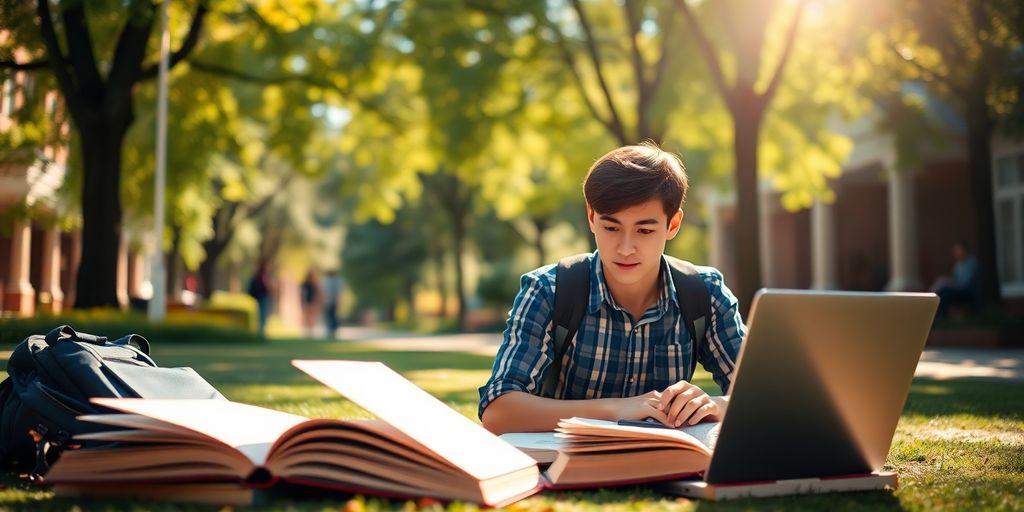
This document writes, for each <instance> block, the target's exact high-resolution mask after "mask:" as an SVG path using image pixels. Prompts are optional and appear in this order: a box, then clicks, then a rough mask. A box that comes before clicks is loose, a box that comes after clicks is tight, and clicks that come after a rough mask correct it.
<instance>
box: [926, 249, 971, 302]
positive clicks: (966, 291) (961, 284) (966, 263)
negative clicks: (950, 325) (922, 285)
mask: <svg viewBox="0 0 1024 512" xmlns="http://www.w3.org/2000/svg"><path fill="white" fill-rule="evenodd" d="M931 290H932V291H933V292H935V294H936V295H938V296H939V309H938V311H936V314H935V318H937V319H944V318H946V317H948V316H949V308H950V306H954V305H963V306H967V307H968V308H972V309H973V308H974V307H975V306H976V305H977V292H978V259H977V258H975V257H974V255H973V254H971V252H970V251H969V250H968V249H967V242H964V241H962V240H958V241H956V242H954V243H953V271H952V272H951V273H950V275H949V276H941V277H939V278H938V279H937V280H936V281H935V283H934V284H932V286H931Z"/></svg>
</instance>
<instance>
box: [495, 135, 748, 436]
mask: <svg viewBox="0 0 1024 512" xmlns="http://www.w3.org/2000/svg"><path fill="white" fill-rule="evenodd" d="M686 189H687V178H686V172H685V170H684V169H683V165H682V162H681V161H680V160H679V159H678V158H677V157H676V156H675V155H672V154H670V153H667V152H665V151H662V150H661V149H659V148H658V147H656V146H654V145H642V146H625V147H622V148H619V149H616V150H614V151H612V152H610V153H608V154H607V155H605V156H604V157H602V158H601V159H600V160H599V161H598V162H597V163H595V164H594V165H593V166H592V167H591V168H590V171H589V172H588V173H587V178H586V180H585V182H584V185H583V194H584V198H585V199H586V202H587V218H588V220H589V224H590V231H591V232H593V234H594V238H595V240H596V242H597V251H596V252H595V253H594V254H593V255H591V256H590V257H589V259H590V267H591V274H590V275H591V278H590V290H589V303H588V304H587V307H586V311H585V312H584V316H583V321H582V322H581V323H580V325H579V329H578V331H577V332H576V335H575V337H574V338H573V340H572V343H571V345H570V346H569V348H568V350H567V351H566V356H565V359H564V363H563V367H562V369H561V372H562V375H561V377H560V378H559V380H558V382H559V384H558V386H557V389H556V390H555V392H554V396H555V397H557V398H546V397H542V396H539V394H540V386H541V381H542V379H543V378H544V372H545V371H546V370H547V369H548V368H549V366H550V365H551V362H552V360H553V359H554V357H555V349H554V343H553V341H552V339H553V337H552V332H553V331H554V325H553V320H552V312H553V306H554V297H555V273H556V270H555V269H556V266H555V265H548V266H545V267H541V268H539V269H536V270H534V271H532V272H529V273H527V274H525V275H523V278H522V288H521V290H520V292H519V295H518V296H517V297H516V299H515V302H514V303H513V305H512V310H511V311H510V312H509V319H508V326H507V328H506V329H505V334H504V336H505V339H504V342H503V343H502V345H501V348H500V349H499V350H498V355H497V358H496V359H495V361H494V367H493V369H492V374H491V378H490V380H488V382H487V384H485V385H484V386H483V387H481V388H480V408H479V414H480V418H481V420H482V421H483V425H484V427H486V428H487V429H489V430H490V431H492V432H494V433H496V434H501V433H505V432H532V431H546V430H553V429H554V428H555V426H556V424H557V423H558V420H559V419H561V418H568V417H572V416H583V417H588V418H598V419H607V420H621V419H626V420H643V419H646V418H654V419H655V420H657V421H659V422H661V423H663V424H665V425H670V426H681V425H684V424H695V423H697V422H700V421H708V420H719V419H721V417H722V415H723V414H724V412H725V407H726V405H727V404H728V398H724V397H722V398H711V397H709V396H708V395H707V393H706V392H704V390H702V389H701V388H699V387H698V386H696V385H694V384H691V383H690V382H689V380H690V378H691V377H692V375H691V368H692V365H691V360H692V358H693V354H694V353H695V351H694V350H693V348H694V347H693V346H692V342H691V341H690V335H689V333H688V332H687V328H686V325H685V324H686V322H685V321H683V317H682V313H681V311H682V309H681V308H680V304H678V298H677V296H676V290H675V286H674V283H673V281H672V279H671V278H670V270H669V266H668V262H667V261H666V260H665V258H664V257H663V253H664V251H665V244H666V242H668V241H669V240H671V239H672V238H674V237H675V236H676V234H677V233H678V232H679V228H680V225H681V223H682V221H683V210H682V209H681V206H682V204H683V201H684V199H685V197H686ZM697 269H698V272H699V275H700V277H701V278H702V280H703V282H704V285H705V288H706V289H707V291H708V294H709V296H710V299H711V310H712V317H711V318H710V319H709V320H708V321H707V328H706V333H705V336H704V341H703V346H700V347H697V350H696V353H698V354H699V357H698V359H699V360H700V362H701V363H702V364H703V366H704V368H706V369H707V370H708V371H710V372H711V374H712V376H713V377H714V380H715V382H717V383H718V385H719V386H720V387H721V388H722V390H723V391H724V392H728V390H729V385H730V384H731V382H732V377H733V371H734V369H735V365H736V357H737V355H738V353H739V347H740V342H741V340H742V338H743V334H744V332H745V327H744V325H743V322H742V320H741V319H740V314H739V312H738V310H737V300H736V298H735V297H734V296H733V295H732V293H731V292H730V291H729V289H728V288H726V287H725V284H724V282H723V279H722V274H721V273H720V272H719V271H718V270H715V269H713V268H710V267H697ZM563 293H564V292H563Z"/></svg>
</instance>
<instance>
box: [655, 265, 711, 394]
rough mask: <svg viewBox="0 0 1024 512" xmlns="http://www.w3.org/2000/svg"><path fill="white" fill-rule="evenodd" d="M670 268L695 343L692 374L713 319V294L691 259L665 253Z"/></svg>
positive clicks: (691, 364) (691, 363) (691, 360)
mask: <svg viewBox="0 0 1024 512" xmlns="http://www.w3.org/2000/svg"><path fill="white" fill-rule="evenodd" d="M665 259H666V260H667V261H668V265H669V268H670V269H671V270H672V283H673V284H674V285H675V287H676V299H677V300H678V302H679V309H680V310H681V312H682V314H683V321H685V322H686V330H687V331H689V333H690V341H691V342H692V345H693V357H692V358H691V359H690V376H691V378H692V376H693V372H694V371H696V369H697V359H698V356H699V351H700V347H701V345H703V344H704V340H705V338H706V334H707V326H708V325H709V323H710V321H711V296H710V295H708V289H707V288H706V287H705V286H704V279H703V278H702V277H701V276H700V273H699V272H697V267H696V266H695V265H694V264H693V263H690V262H689V261H684V260H681V259H678V258H673V257H671V256H668V255H665Z"/></svg>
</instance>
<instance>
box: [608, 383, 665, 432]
mask: <svg viewBox="0 0 1024 512" xmlns="http://www.w3.org/2000/svg"><path fill="white" fill-rule="evenodd" d="M661 396H662V395H661V393H660V392H658V391H650V392H647V393H644V394H642V395H639V396H632V397H628V398H616V399H614V400H615V401H616V402H615V412H614V413H613V417H615V419H619V420H637V421H640V420H645V419H647V418H654V419H656V420H658V421H660V422H662V423H664V424H666V425H668V417H667V416H665V413H664V412H662V411H661V410H660V409H658V405H659V404H660V403H661Z"/></svg>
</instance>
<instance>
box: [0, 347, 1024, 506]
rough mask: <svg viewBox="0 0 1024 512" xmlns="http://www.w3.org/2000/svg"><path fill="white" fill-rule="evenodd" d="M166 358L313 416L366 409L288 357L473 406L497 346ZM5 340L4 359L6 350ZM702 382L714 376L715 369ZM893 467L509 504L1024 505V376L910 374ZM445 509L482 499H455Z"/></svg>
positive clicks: (40, 502)
mask: <svg viewBox="0 0 1024 512" xmlns="http://www.w3.org/2000/svg"><path fill="white" fill-rule="evenodd" d="M154 357H155V359H156V360H157V361H158V362H159V363H160V364H162V365H164V366H192V367H193V368H195V369H196V370H197V371H198V372H199V373H201V374H202V375H204V376H205V377H206V378H207V379H208V380H209V381H210V382H212V383H213V384H214V385H215V386H216V387H217V388H218V389H220V390H221V391H222V392H223V393H224V394H225V395H227V396H228V398H231V399H232V400H236V401H241V402H248V403H253V404H257V405H263V406H266V407H271V408H275V409H280V410H284V411H288V412H293V413H297V414H303V415H306V416H329V417H346V418H360V417H367V416H368V414H367V413H366V412H365V411H363V410H361V409H359V408H358V407H356V406H355V405H353V404H351V403H350V402H348V401H346V400H344V399H342V398H340V397H339V396H337V395H336V394H334V393H333V392H331V391H329V390H327V389H326V388H325V387H324V386H322V385H320V384H318V383H316V382H314V381H313V380H312V379H311V378H309V377H307V376H305V375H304V374H302V373H301V372H299V371H298V370H296V369H294V368H293V367H292V366H291V365H290V364H289V360H290V359H292V358H347V359H359V360H380V361H384V362H385V363H387V364H388V365H390V366H391V367H392V368H395V369H396V370H398V371H399V372H401V373H403V374H404V375H405V376H407V377H408V378H410V379H411V380H412V381H413V382H415V383H416V384H417V385H419V386H421V387H423V388H424V389H426V390H427V391H429V392H430V393H432V394H434V395H435V396H437V397H439V398H440V399H441V400H443V401H444V402H446V403H448V404H449V405H451V406H452V407H454V408H455V409H457V410H458V411H460V412H461V413H463V414H465V415H467V416H469V417H471V418H474V419H475V418H476V402H477V392H476V388H477V387H478V386H480V385H481V384H482V383H483V382H484V381H485V380H486V379H487V376H488V374H489V368H490V364H491V358H490V357H488V356H482V355H474V354H468V353H458V352H434V351H429V350H423V351H415V352H388V351H381V350H378V349H375V348H374V347H372V346H370V345H365V344H356V343H327V342H322V341H271V342H268V343H265V344H259V345H239V344H228V343H225V344H200V343H192V344H187V345H160V346H157V347H156V348H155V353H154ZM6 358H7V356H6V354H5V353H3V352H0V360H6ZM698 382H699V383H700V384H705V385H711V381H710V378H709V376H708V375H706V374H704V375H702V376H700V378H699V380H698ZM886 468H887V469H892V470H895V471H897V472H899V474H900V482H901V485H900V488H899V490H897V491H896V492H894V493H890V492H865V493H845V494H843V493H840V494H832V495H824V496H794V497H785V498H774V499H760V500H740V501H735V502H726V503H708V502H697V501H689V500H685V499H675V498H669V497H663V496H659V495H657V494H655V493H653V492H651V491H649V490H647V489H643V488H626V489H614V490H601V491H594V492H550V491H548V492H545V493H542V494H540V495H537V496H534V497H532V498H529V499H527V500H524V501H522V502H520V503H518V504H516V505H514V506H512V507H510V508H511V509H512V510H538V511H562V510H595V509H601V510H617V511H618V510H621V511H626V510H629V511H633V510H650V509H654V510H684V511H691V510H701V511H705V510H751V509H757V510H830V511H834V512H838V511H845V510H879V509H882V510H979V509H981V510H986V509H987V510H1024V497H1021V494H1022V491H1024V383H1021V382H1006V381H992V380H960V381H932V380H923V379H918V380H915V381H914V385H913V387H912V389H911V394H910V397H909V399H908V402H907V406H906V409H905V411H904V415H903V417H902V418H901V420H900V423H899V426H898V428H897V432H896V437H895V439H894V442H893V446H892V449H891V450H890V453H889V458H888V460H887V463H886ZM417 508H427V509H440V508H441V507H440V506H439V505H437V504H436V503H427V502H421V503H413V502H408V503H405V502H397V501H386V500H379V499H375V498H366V499H364V498H361V497H355V498H346V497H336V498H329V499H327V500H326V501H321V500H319V499H318V500H316V501H299V502H288V501H280V502H275V503H272V504H270V505H269V506H267V507H264V509H275V510H351V511H357V510H364V509H365V510H390V509H417ZM0 509H11V510H122V509H132V510H217V509H216V508H204V507H194V506H177V505H173V504H164V503H159V504H138V503H130V502H125V501H114V500H100V501H88V502H71V501H68V500H60V499H56V498H54V497H53V496H52V493H51V492H49V491H48V490H45V489H36V488H33V487H32V486H30V485H28V484H27V483H25V482H24V481H22V480H19V479H18V478H17V476H16V475H12V474H5V475H3V476H2V477H0ZM447 509H449V510H454V511H459V510H477V508H476V507H474V506H471V505H465V504H459V503H456V504H451V505H449V506H448V507H447Z"/></svg>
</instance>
